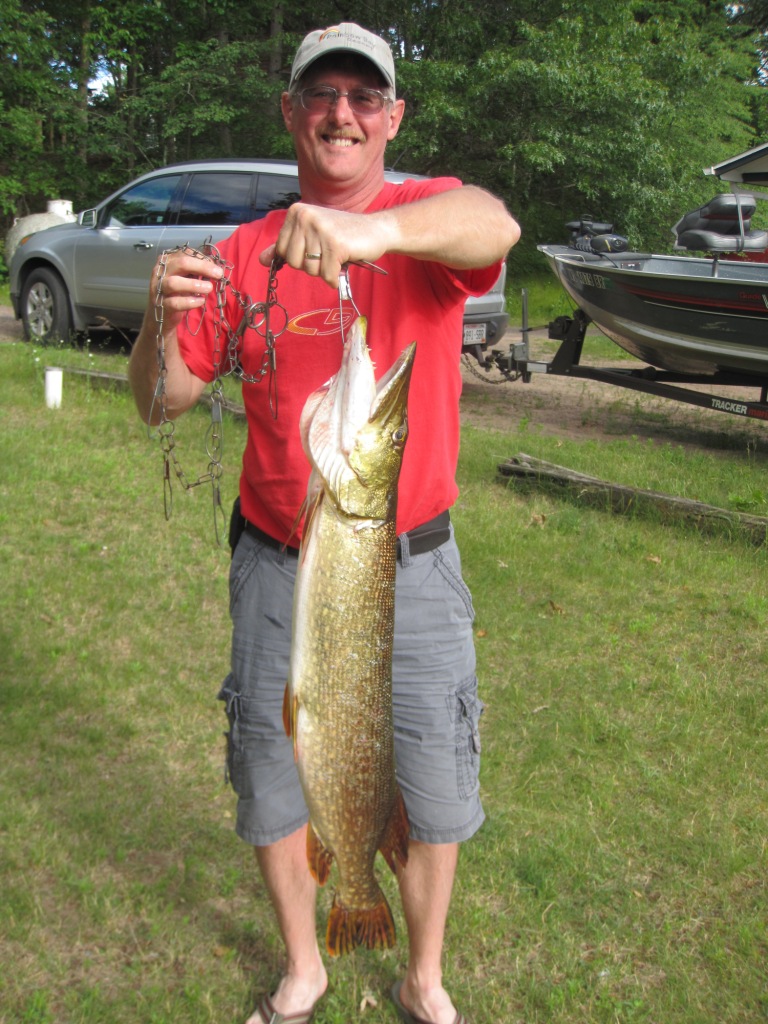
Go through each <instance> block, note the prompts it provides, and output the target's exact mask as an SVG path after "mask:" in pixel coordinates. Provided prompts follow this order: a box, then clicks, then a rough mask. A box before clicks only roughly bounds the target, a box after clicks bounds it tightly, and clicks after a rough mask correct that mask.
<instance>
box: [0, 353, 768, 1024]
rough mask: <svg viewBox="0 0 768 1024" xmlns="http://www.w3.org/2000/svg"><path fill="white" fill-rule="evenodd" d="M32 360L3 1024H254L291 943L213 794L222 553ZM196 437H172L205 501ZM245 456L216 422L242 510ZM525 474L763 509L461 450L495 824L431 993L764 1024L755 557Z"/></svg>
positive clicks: (144, 455) (191, 421)
mask: <svg viewBox="0 0 768 1024" xmlns="http://www.w3.org/2000/svg"><path fill="white" fill-rule="evenodd" d="M47 355H48V354H47V353H46V352H42V353H41V352H40V351H36V350H35V349H34V348H32V347H31V346H28V345H22V344H4V345H1V346H0V381H1V383H0V396H1V400H0V438H1V439H2V445H3V454H4V458H3V468H2V471H0V498H1V500H0V522H1V523H2V541H1V542H0V543H1V544H2V553H3V565H4V579H5V585H4V587H3V588H2V593H1V594H0V700H1V701H2V708H1V713H0V744H1V746H2V751H3V756H2V759H1V760H0V787H1V788H2V794H3V797H2V801H0V835H1V836H2V845H1V846H0V888H1V890H2V894H3V901H2V907H3V909H2V913H0V1021H1V1022H3V1024H104V1022H105V1021H109V1022H110V1024H137V1022H140V1024H171V1022H184V1024H203V1022H210V1024H229V1022H232V1024H241V1022H242V1021H244V1020H245V1018H246V1017H247V1016H248V1014H249V1013H250V1012H251V1011H252V1009H253V1006H254V1005H255V1001H256V999H257V997H258V996H259V995H260V994H262V993H263V992H264V991H265V990H266V989H268V988H269V987H270V986H271V985H272V984H274V982H275V980H276V978H277V976H278V973H279V969H280V944H279V940H278V936H277V933H276V930H275V928H274V925H273V924H272V920H271V915H270V912H269V910H268V906H267V898H266V895H265V893H264V891H263V888H262V886H261V883H260V881H259V880H258V879H257V877H256V872H255V869H254V866H253V857H252V853H251V852H250V851H249V850H248V849H247V847H245V845H244V844H242V843H241V842H240V841H239V840H238V839H237V838H236V837H235V836H234V833H233V809H234V807H233V805H234V799H233V796H232V794H231V792H230V791H229V790H228V789H227V788H226V786H225V785H224V782H223V742H224V741H223V737H222V732H223V730H224V728H225V721H224V715H223V713H222V711H221V708H220V706H219V705H218V704H217V702H216V700H215V697H216V693H217V691H218V687H219V683H220V680H221V679H222V678H223V676H224V675H225V674H226V672H227V669H228V655H229V650H228V648H229V623H228V617H227V579H226V577H227V569H228V554H227V553H226V552H225V551H222V550H220V549H218V548H217V547H216V545H215V543H214V540H213V530H212V506H211V501H210V493H209V492H208V491H207V490H206V489H205V488H198V489H196V490H195V491H192V492H190V493H184V492H181V491H180V490H179V489H178V487H177V488H176V491H175V498H174V514H173V517H172V519H171V521H170V522H166V521H165V519H164V516H163V509H162V484H161V457H160V453H159V451H158V450H157V445H156V442H151V441H149V440H148V439H147V436H146V431H145V428H143V426H142V425H141V424H140V423H139V421H138V418H137V416H136V414H135V411H134V409H133V406H132V403H131V401H130V399H129V398H128V396H126V395H125V394H123V393H120V392H117V391H114V392H112V391H105V390H101V389H96V388H94V387H91V386H89V384H88V383H87V381H86V380H84V379H83V378H80V377H75V376H73V375H71V374H65V379H64V398H63V404H62V407H61V408H60V409H58V410H49V409H47V408H46V407H45V404H44V401H43V368H44V365H45V362H46V359H47ZM77 359H79V360H81V361H86V362H88V361H94V362H95V363H97V364H99V365H103V364H108V365H109V368H110V369H117V370H121V369H122V361H121V360H120V359H119V358H118V359H116V360H114V361H113V360H110V359H106V358H103V357H100V356H99V355H98V354H96V355H90V356H89V355H88V354H87V353H84V354H78V355H77ZM520 386H523V385H520ZM534 386H535V384H534V385H531V387H534ZM725 419H728V418H727V417H726V418H725ZM206 426H207V417H206V415H205V413H204V412H202V411H201V412H195V413H193V414H190V415H189V416H187V417H186V418H184V419H183V420H182V421H180V423H179V426H178V432H177V436H178V443H179V450H180V457H181V458H182V460H183V463H184V468H185V470H186V472H187V475H188V476H189V477H190V478H194V477H196V476H197V472H198V471H202V470H204V468H205V465H206V457H205V454H204V450H203V435H204V433H205V430H206ZM729 429H731V428H730V426H729V425H726V426H725V427H724V430H726V431H727V430H729ZM733 429H734V430H735V429H736V426H734V427H733ZM242 444H243V431H242V427H241V426H240V425H239V424H238V423H234V422H227V423H226V424H225V462H226V470H227V471H226V474H225V478H224V490H225V502H226V503H227V504H229V503H230V502H231V500H232V499H233V498H234V496H235V490H236V483H237V476H238V465H239V458H240V451H241V448H242ZM519 450H524V451H526V452H529V453H530V454H532V455H534V456H538V457H540V458H545V459H551V460H552V461H556V462H558V463H561V464H563V465H568V466H571V467H572V468H574V469H578V470H580V471H582V472H587V473H593V474H594V475H598V476H601V477H604V478H607V479H614V480H617V481H620V482H626V483H632V484H635V485H637V486H642V487H651V488H653V489H656V490H661V491H665V492H667V493H671V494H677V495H686V494H688V495H694V494H695V496H696V497H697V498H698V499H699V500H701V501H708V502H710V503H712V504H717V505H722V506H724V507H729V502H731V501H732V498H733V496H734V495H736V496H738V495H745V494H754V493H762V492H764V491H765V488H766V485H765V473H766V464H767V461H768V454H767V453H766V447H765V445H764V444H760V445H757V446H752V447H751V448H749V449H748V448H746V447H745V446H743V445H740V444H737V445H736V446H734V447H733V449H732V450H729V451H724V450H722V449H712V448H710V447H708V446H707V445H702V446H701V447H700V448H699V449H695V448H694V449H692V448H690V447H689V448H686V449H683V448H682V447H679V446H676V445H674V444H671V443H667V442H656V441H648V440H641V439H639V438H636V437H631V436H612V435H606V437H605V438H604V439H602V440H599V441H595V440H589V441H587V440H573V439H569V438H565V437H562V438H561V437H557V436H551V435H550V436H547V435H544V434H543V433H540V432H538V431H537V430H536V429H535V426H533V425H532V424H531V423H530V422H526V423H523V422H514V421H511V422H510V427H509V429H508V430H505V431H499V430H495V431H490V430H483V429H479V428H477V427H475V428H473V427H471V426H469V425H467V426H466V427H465V429H464V433H463V447H462V456H461V465H460V473H459V477H460V485H461V497H460V499H459V502H458V504H457V506H456V509H455V513H454V521H455V523H456V529H457V533H458V536H459V540H460V543H461V547H462V552H463V560H464V567H465V572H466V576H467V580H468V582H469V584H470V586H471V588H472V591H473V594H474V599H475V608H476V613H477V620H476V635H477V650H478V661H479V665H478V671H479V675H480V679H481V692H482V696H483V699H484V700H485V702H486V705H487V707H486V713H485V715H484V718H483V728H482V739H483V768H482V785H483V795H484V803H485V808H486V813H487V816H488V820H487V822H486V824H485V825H484V827H483V829H482V830H481V831H480V833H479V834H478V835H477V837H476V838H475V839H474V840H473V841H472V842H470V843H468V844H467V845H466V846H465V848H464V850H463V854H462V859H461V863H460V868H459V877H458V881H457V888H456V894H455V899H454V905H453V908H452V913H451V917H450V921H449V931H448V936H447V944H446V962H445V969H446V984H447V986H448V987H449V990H450V991H451V992H452V993H453V994H454V996H455V999H456V1002H457V1004H458V1005H459V1006H460V1008H461V1009H462V1010H463V1012H464V1013H466V1014H467V1016H468V1017H469V1019H470V1020H471V1021H472V1022H473V1024H490V1022H498V1021H502V1022H504V1024H550V1022H555V1021H556V1022H558V1024H758V1022H763V1021H765V1020H766V1017H768V994H767V992H768V989H767V988H766V968H765V965H766V961H767V959H768V923H767V922H768V916H767V915H766V907H767V906H768V891H767V890H768V883H767V882H766V879H767V878H768V871H767V869H768V864H767V863H766V861H767V859H768V858H767V857H766V842H767V840H768V784H767V783H766V771H765V765H766V759H767V755H768V749H767V748H768V700H767V699H766V687H765V680H766V676H767V675H768V672H767V669H768V665H767V664H766V661H767V658H766V632H765V628H766V626H765V624H766V614H767V613H768V596H766V595H767V592H766V586H765V574H766V551H765V550H764V549H762V548H755V547H754V546H750V545H748V544H746V543H744V542H743V541H741V540H740V539H739V538H738V537H731V536H728V535H727V534H725V533H724V534H722V535H710V536H702V535H700V534H699V533H697V532H696V531H695V530H694V529H692V528H686V527H683V526H680V525H671V524H664V523H662V522H660V521H658V520H654V518H653V517H650V516H649V517H643V516H640V515H635V516H627V517H620V516H616V515H612V514H610V513H609V512H607V511H602V510H600V509H596V508H590V507H584V506H583V505H581V504H580V502H579V501H578V498H577V497H576V498H569V497H567V496H564V495H557V494H555V493H552V492H547V491H543V490H539V489H532V488H530V487H528V488H524V487H520V486H516V485H514V484H508V483H507V482H505V481H503V480H501V479H500V477H499V475H498V473H497V465H498V463H499V462H500V461H503V459H504V458H505V457H506V456H509V455H512V454H514V453H515V452H517V451H519ZM385 873H386V868H385V867H384V866H383V864H381V865H380V874H381V875H382V878H384V880H385V884H386V886H387V889H388V892H389V893H390V894H392V895H393V896H394V886H393V883H392V880H391V879H390V878H385V877H384V876H385ZM329 899H330V893H326V892H323V894H322V896H321V906H320V925H319V927H320V929H321V931H324V922H325V914H326V910H327V907H328V903H329ZM394 902H395V904H396V902H397V901H396V898H395V899H394ZM398 923H399V925H400V935H401V937H402V936H403V934H404V929H403V927H402V918H401V916H400V915H399V914H398ZM403 958H404V946H403V943H402V941H401V943H400V944H399V945H398V947H397V948H396V949H394V950H391V951H388V952H386V953H383V954H367V953H357V954H355V955H354V956H352V957H349V958H347V959H343V960H341V961H338V962H334V963H332V964H331V968H330V974H331V985H330V989H329V993H328V997H327V999H326V1000H325V1001H324V1003H323V1004H322V1006H321V1008H319V1010H318V1012H317V1014H316V1017H315V1020H316V1021H317V1024H350V1022H352V1021H358V1020H360V1021H364V1022H371V1024H376V1022H382V1024H384V1022H390V1024H394V1022H395V1020H396V1014H395V1011H394V1008H393V1007H392V1005H391V1004H390V1002H389V1000H388V998H387V993H388V991H389V988H390V986H391V984H392V982H393V981H394V979H395V978H396V977H397V976H398V975H399V973H400V972H401V971H402V966H403ZM363 1005H364V1006H365V1009H361V1007H363Z"/></svg>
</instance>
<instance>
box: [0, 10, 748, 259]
mask: <svg viewBox="0 0 768 1024" xmlns="http://www.w3.org/2000/svg"><path fill="white" fill-rule="evenodd" d="M341 20H356V21H359V22H360V23H362V24H365V25H367V26H369V27H370V28H372V29H374V30H375V31H379V32H381V33H382V34H384V35H386V36H387V37H388V38H389V39H390V42H391V45H392V48H393V52H394V53H395V55H396V59H397V62H398V75H399V87H400V92H401V94H402V95H403V96H404V97H405V98H406V101H407V106H408V113H407V116H406V120H405V122H404V126H403V128H402V130H401V132H400V135H399V136H398V138H397V139H396V140H395V142H394V143H393V144H392V147H391V150H390V153H389V159H390V162H391V163H395V164H397V165H398V166H399V167H401V168H408V169H412V170H414V171H419V172H423V173H432V174H436V173H452V174H456V175H458V176H459V177H461V178H463V179H464V180H467V181H475V182H478V183H480V184H482V185H485V186H486V187H488V188H490V189H492V190H493V191H494V192H497V193H498V194H500V195H501V196H502V197H503V198H504V199H505V200H506V202H507V203H508V205H509V206H510V208H511V209H512V210H513V211H514V212H515V214H516V215H517V216H518V217H519V219H520V221H521V223H522V225H523V229H524V239H525V244H524V245H523V246H521V247H519V249H518V250H517V253H516V259H518V260H526V259H532V258H534V256H533V255H532V254H533V253H535V248H534V247H535V243H536V242H540V241H544V240H558V239H560V238H561V237H563V224H564V222H565V221H566V220H569V219H572V218H573V217H575V216H578V215H580V214H582V213H587V212H589V213H592V214H593V215H594V216H596V217H599V218H601V219H609V220H612V221H613V222H614V223H615V225H616V228H617V230H619V231H621V232H623V233H624V234H627V235H628V236H629V237H630V239H631V241H632V243H633V245H635V246H637V247H653V248H664V247H666V246H667V245H668V244H669V242H670V241H671V235H670V227H671V225H672V224H673V223H674V222H675V221H676V220H677V218H678V217H679V216H680V215H681V214H682V213H683V212H685V210H686V209H689V208H691V207H692V206H693V205H696V204H697V203H699V202H703V201H705V200H706V199H707V198H709V196H710V194H711V192H712V191H713V187H717V186H716V183H715V185H714V186H713V182H712V179H706V178H704V176H703V175H702V173H701V172H702V168H703V167H705V166H709V165H711V164H713V163H716V162H717V161H719V160H721V159H724V158H725V157H727V156H731V155H734V154H735V153H738V152H740V151H742V150H744V149H747V148H749V147H750V146H752V145H755V144H757V143H758V142H760V141H761V140H762V137H763V135H762V133H763V128H764V126H765V127H767V128H768V125H767V124H766V113H765V101H764V100H763V94H764V85H763V70H764V68H763V54H764V49H765V47H764V40H765V33H766V31H768V3H767V2H766V0H745V2H743V3H737V4H731V3H724V2H720V0H717V2H716V0H619V2H613V3H611V2H605V0H512V2H508V3H498V2H494V0H411V2H410V3H406V4H403V3H402V0H399V2H394V0H350V2H348V3H343V4H342V3H341V2H333V0H317V2H315V3H313V4H311V5H310V4H309V3H308V2H307V0H290V2H289V0H285V2H280V0H247V2H246V0H0V29H1V30H2V31H1V34H0V124H1V125H2V132H0V214H4V215H5V217H6V226H7V224H8V223H9V219H10V218H11V217H12V216H13V215H20V214H24V213H28V212H30V211H32V210H40V209H43V208H44V202H45V199H46V198H50V197H54V196H64V197H66V198H71V199H72V200H73V201H74V203H75V206H76V207H78V208H83V207H85V206H87V205H89V204H91V203H94V202H96V201H98V200H99V199H101V198H103V196H104V195H105V194H107V193H108V192H109V191H111V190H112V189H114V188H117V187H119V186H120V185H122V184H124V183H125V182H127V181H128V180H130V178H132V177H133V176H135V175H136V174H138V173H140V172H141V171H143V170H146V169H149V168H151V167H156V166H159V165H162V164H164V163H168V162H171V161H173V160H176V159H185V158H190V157H191V158H198V157H209V156H214V155H242V156H257V155H258V156H283V157H285V156H290V155H291V148H290V140H289V139H288V138H287V137H286V134H285V132H284V130H283V126H282V120H281V117H280V109H279V98H280V93H281V91H282V90H283V89H284V87H285V83H286V81H287V77H288V69H289V63H290V59H291V56H292V53H293V51H294V49H295V47H296V44H297V43H298V41H299V40H300V39H301V37H302V36H303V34H304V33H305V32H306V31H308V30H309V29H311V28H315V27H317V26H318V25H327V24H333V23H335V22H338V21H341Z"/></svg>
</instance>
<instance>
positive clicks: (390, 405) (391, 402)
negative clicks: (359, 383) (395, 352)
mask: <svg viewBox="0 0 768 1024" xmlns="http://www.w3.org/2000/svg"><path fill="white" fill-rule="evenodd" d="M415 356H416V342H415V341H412V342H411V344H410V345H409V346H408V347H407V348H406V349H404V350H403V351H402V352H401V353H400V355H399V356H398V358H397V360H396V361H395V362H394V363H393V364H392V366H391V367H390V368H389V370H387V372H386V373H385V374H384V376H383V377H382V378H381V380H380V381H379V382H378V383H377V384H376V397H375V398H374V400H373V404H372V406H371V414H370V416H369V417H368V422H369V423H373V422H374V421H375V422H377V423H383V422H387V421H389V420H391V419H393V417H395V416H400V415H401V409H402V407H403V405H404V404H405V402H406V400H407V398H408V389H409V387H410V384H411V374H412V373H413V361H414V358H415Z"/></svg>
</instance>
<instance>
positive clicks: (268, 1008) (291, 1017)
mask: <svg viewBox="0 0 768 1024" xmlns="http://www.w3.org/2000/svg"><path fill="white" fill-rule="evenodd" d="M315 1006H317V1003H315ZM315 1006H313V1007H312V1009H311V1010H305V1011H304V1012H303V1013H289V1014H287V1015H286V1014H284V1013H280V1012H279V1010H276V1009H275V1007H274V1004H273V1003H272V997H271V996H264V998H263V999H262V1001H261V1002H260V1003H259V1006H258V1009H257V1010H256V1013H258V1015H259V1018H260V1019H261V1020H262V1021H263V1022H264V1024H309V1022H310V1021H311V1020H312V1017H313V1016H314V1013H315Z"/></svg>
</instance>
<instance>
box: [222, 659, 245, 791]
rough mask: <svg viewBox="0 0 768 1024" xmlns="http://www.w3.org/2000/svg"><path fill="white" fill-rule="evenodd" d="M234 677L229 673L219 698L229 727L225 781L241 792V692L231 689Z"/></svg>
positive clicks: (226, 734) (226, 736)
mask: <svg viewBox="0 0 768 1024" xmlns="http://www.w3.org/2000/svg"><path fill="white" fill-rule="evenodd" d="M233 682H234V679H233V677H232V676H231V675H228V676H227V678H226V679H225V680H224V682H223V684H222V687H221V690H219V695H218V697H217V700H220V701H223V702H224V710H225V712H226V715H227V721H228V723H229V729H228V730H227V732H225V733H224V736H225V738H226V741H227V746H226V756H225V761H224V783H225V785H226V784H227V783H231V785H232V788H233V789H234V791H235V793H238V794H239V792H240V787H239V781H240V777H241V772H240V768H241V765H242V757H241V756H240V694H239V693H236V692H235V691H234V690H232V689H231V686H232V683H233Z"/></svg>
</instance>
